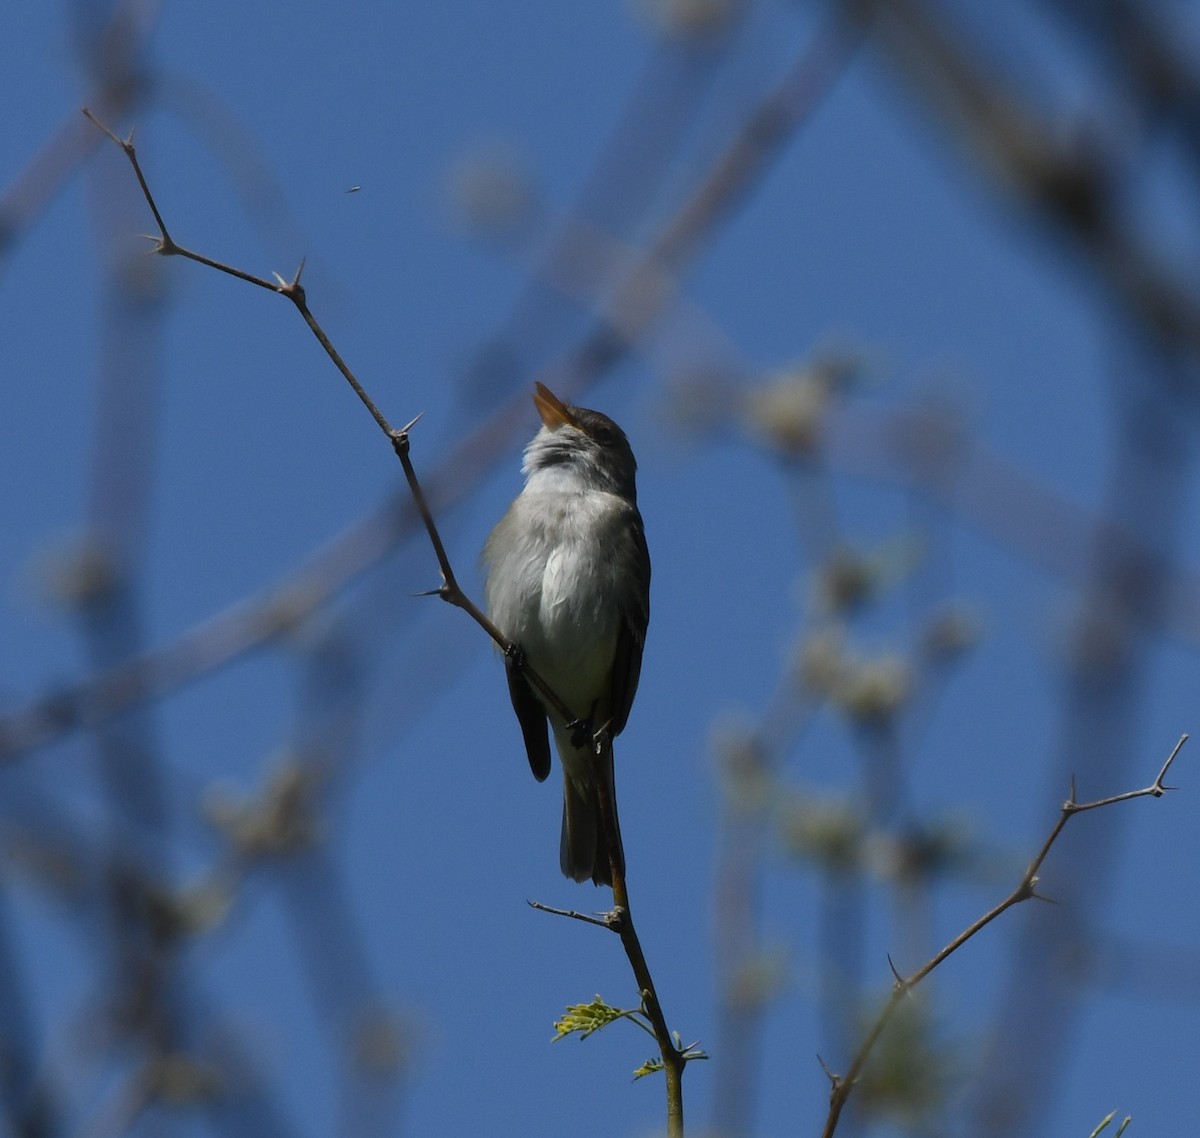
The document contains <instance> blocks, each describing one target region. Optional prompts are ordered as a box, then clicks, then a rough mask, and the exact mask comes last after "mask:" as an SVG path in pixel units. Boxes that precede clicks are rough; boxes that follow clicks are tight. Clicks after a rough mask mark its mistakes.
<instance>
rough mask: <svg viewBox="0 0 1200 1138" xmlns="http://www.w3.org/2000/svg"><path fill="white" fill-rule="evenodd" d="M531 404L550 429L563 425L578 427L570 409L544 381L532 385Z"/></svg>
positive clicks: (553, 429)
mask: <svg viewBox="0 0 1200 1138" xmlns="http://www.w3.org/2000/svg"><path fill="white" fill-rule="evenodd" d="M533 405H534V406H535V407H536V408H537V412H538V414H539V415H540V416H541V417H542V422H543V423H545V424H546V426H547V427H548V428H549V429H550V430H552V431H555V430H557V429H558V428H559V427H561V426H564V425H565V426H568V427H575V428H576V429H578V428H579V423H578V422H577V421H576V419H575V416H574V415H572V414H571V409H570V408H569V407H568V406H567V405H566V404H565V403H564V402H563V401H562V400H561V399H559V397H558V396H557V395H555V394H554V392H553V391H551V390H550V388H548V387H547V386H546V385H545V384H544V383H535V384H534V385H533Z"/></svg>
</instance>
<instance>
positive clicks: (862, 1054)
mask: <svg viewBox="0 0 1200 1138" xmlns="http://www.w3.org/2000/svg"><path fill="white" fill-rule="evenodd" d="M1187 740H1188V736H1187V735H1186V734H1184V735H1181V736H1180V737H1179V742H1178V743H1176V744H1175V746H1174V748H1173V749H1172V751H1171V753H1170V755H1168V756H1167V761H1166V762H1165V763H1163V765H1162V768H1161V769H1160V770H1159V772H1158V775H1157V777H1156V778H1155V779H1154V781H1153V782H1152V783H1151V784H1150V785H1149V786H1144V787H1142V789H1141V790H1128V791H1126V792H1125V793H1123V794H1114V795H1111V796H1110V797H1108V798H1098V799H1096V801H1094V802H1076V801H1075V787H1074V786H1072V787H1071V794H1070V797H1069V798H1068V799H1067V800H1066V801H1065V802H1064V803H1063V804H1062V807H1061V809H1060V811H1059V816H1058V821H1057V822H1055V824H1054V827H1053V828H1052V829H1051V831H1050V833H1049V835H1048V836H1047V838H1046V840H1045V841H1044V842H1043V843H1042V848H1041V849H1040V850H1038V852H1037V856H1036V857H1034V859H1033V861H1031V862H1030V863H1029V867H1028V868H1027V869H1026V870H1025V875H1024V876H1023V877H1022V878H1021V880H1020V882H1019V883H1018V885H1017V887H1016V888H1015V889H1014V890H1013V891H1012V892H1011V893H1010V894H1009V895H1008V896H1007V897H1005V898H1004V900H1003V901H1001V902H1000V903H999V904H998V905H996V906H995V908H993V909H990V910H989V911H988V912H986V913H984V915H983V916H982V917H980V918H979V919H978V920H977V921H975V922H974V923H973V924H971V925H968V926H967V928H965V929H964V930H963V931H962V932H961V933H959V934H958V936H956V937H955V938H954V939H953V940H952V941H950V943H949V944H947V945H946V947H945V948H943V949H942V950H941V951H940V952H938V953H937V954H935V955H934V956H932V957H931V958H930V959H929V960H928V961H926V962H925V963H924V964H923V965H921V967H920V968H918V969H917V970H916V971H915V972H914V973H913V974H912V975H911V976H908V977H902V976H900V974H899V973H898V972H897V971H896V968H895V965H894V964H892V975H893V977H894V982H893V985H892V994H891V996H889V997H888V1000H887V1003H886V1004H884V1006H883V1010H882V1011H881V1012H880V1013H879V1016H878V1018H877V1019H876V1020H875V1023H874V1025H873V1026H872V1027H871V1030H870V1031H869V1032H867V1036H866V1038H865V1039H864V1040H863V1042H862V1044H861V1045H860V1046H859V1049H858V1052H857V1054H856V1055H855V1056H854V1059H853V1060H852V1061H851V1063H850V1066H849V1068H848V1069H847V1071H846V1073H845V1074H844V1075H838V1074H835V1073H834V1072H832V1071H830V1070H829V1069H828V1068H826V1072H825V1073H826V1074H827V1075H828V1076H829V1081H830V1083H831V1084H832V1087H831V1090H830V1092H829V1114H828V1115H827V1117H826V1119H825V1128H824V1129H823V1130H822V1131H821V1135H822V1138H832V1135H833V1134H834V1132H835V1131H836V1130H837V1125H838V1119H839V1118H840V1117H841V1113H842V1109H843V1108H844V1107H845V1105H846V1102H847V1100H848V1099H849V1097H850V1094H851V1092H852V1091H853V1090H854V1086H855V1084H856V1083H857V1081H858V1078H859V1076H860V1075H861V1074H862V1071H863V1068H864V1066H865V1065H866V1063H867V1060H868V1058H869V1057H870V1055H871V1052H872V1050H873V1049H874V1047H875V1044H876V1043H877V1042H878V1041H879V1037H880V1036H881V1035H882V1034H883V1031H884V1029H885V1028H886V1027H887V1025H888V1023H889V1022H890V1021H891V1019H892V1016H893V1015H894V1014H895V1012H896V1010H897V1008H899V1006H900V1002H901V1001H902V1000H903V999H904V997H905V996H907V995H908V993H909V992H911V991H912V989H913V988H915V987H916V986H917V985H918V984H919V983H920V982H921V981H922V980H924V979H925V977H926V976H928V975H929V973H930V972H932V971H933V970H934V969H935V968H937V967H938V965H939V964H941V963H942V962H943V961H944V960H945V959H946V958H947V957H948V956H950V955H951V954H952V953H954V952H957V951H958V950H959V949H960V948H962V946H963V945H964V944H966V943H967V941H969V940H970V939H971V938H972V937H974V936H975V935H976V934H977V933H979V932H980V931H981V930H982V929H984V928H985V927H986V926H987V925H990V924H991V923H992V921H994V920H995V919H996V918H997V917H998V916H1000V915H1001V914H1002V913H1004V912H1006V911H1007V910H1008V909H1011V908H1012V907H1013V906H1014V905H1017V904H1019V903H1020V902H1022V901H1028V900H1029V899H1030V898H1031V897H1037V896H1039V894H1038V893H1037V891H1036V889H1037V884H1038V876H1037V875H1038V871H1039V870H1040V869H1041V867H1042V862H1044V861H1045V860H1046V855H1047V854H1049V852H1050V848H1051V847H1052V846H1053V845H1054V843H1055V842H1056V841H1057V840H1058V836H1059V834H1061V833H1062V831H1063V828H1064V827H1065V826H1066V824H1067V822H1068V821H1069V820H1070V819H1071V818H1073V817H1074V816H1075V815H1076V814H1082V813H1083V812H1084V811H1085V810H1096V809H1098V808H1099V807H1101V806H1111V805H1113V804H1114V803H1116V802H1127V801H1129V800H1130V799H1131V798H1146V797H1150V798H1161V797H1162V796H1163V795H1164V794H1165V793H1166V792H1167V791H1168V790H1172V789H1174V788H1173V787H1170V786H1167V785H1166V784H1165V783H1164V781H1163V780H1164V779H1165V778H1166V777H1167V772H1168V771H1169V770H1170V769H1171V765H1172V764H1173V763H1174V762H1175V759H1176V757H1177V756H1178V755H1179V752H1180V750H1181V749H1182V748H1183V745H1184V743H1186V742H1187ZM888 963H889V964H891V960H890V958H889V961H888ZM822 1066H824V1064H822Z"/></svg>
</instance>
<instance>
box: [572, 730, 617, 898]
mask: <svg viewBox="0 0 1200 1138" xmlns="http://www.w3.org/2000/svg"><path fill="white" fill-rule="evenodd" d="M588 759H589V763H588V767H589V770H590V771H595V772H596V777H598V778H602V779H604V780H605V786H606V788H607V791H608V793H607V794H605V795H601V794H599V793H598V788H597V787H596V786H595V785H594V780H593V779H592V778H591V777H590V776H589V777H588V778H586V779H584V778H580V779H576V778H572V776H571V775H570V774H567V772H566V768H565V765H564V770H563V820H562V838H561V839H560V841H559V844H558V862H559V865H560V866H561V867H562V871H563V875H564V876H566V877H570V878H573V879H574V880H575V881H587V879H588V878H589V877H590V878H591V879H592V880H593V881H594V882H595V883H596V884H597V885H608V886H610V887H611V886H612V880H613V863H614V862H615V863H616V866H617V870H618V872H619V873H620V874H621V876H622V877H624V876H625V850H624V847H623V846H622V845H621V826H620V823H619V822H618V820H617V788H616V781H615V779H614V775H613V749H612V744H611V743H609V744H608V745H607V746H606V747H605V748H604V753H603V754H602V755H598V756H596V757H595V758H594V759H593V758H592V757H591V756H590V755H589V756H588ZM572 765H575V764H572ZM602 798H603V799H606V800H607V801H608V802H609V804H610V805H611V807H612V826H611V832H612V838H613V840H614V841H615V843H616V844H615V846H612V845H610V843H609V826H608V825H606V824H605V820H604V817H603V814H602V813H601V800H602ZM614 854H615V856H614Z"/></svg>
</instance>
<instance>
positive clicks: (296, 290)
mask: <svg viewBox="0 0 1200 1138" xmlns="http://www.w3.org/2000/svg"><path fill="white" fill-rule="evenodd" d="M83 113H84V115H85V116H86V117H87V118H88V119H89V120H90V121H91V122H93V123H95V125H96V126H97V127H98V128H99V129H100V130H102V131H103V132H104V133H105V134H106V135H107V136H108V137H109V138H110V139H111V140H112V141H113V142H114V143H116V145H117V146H119V147H120V148H121V152H122V153H123V154H124V155H125V157H126V158H128V159H129V164H130V166H132V167H133V172H134V176H135V177H136V178H137V181H138V185H139V186H140V187H141V190H142V196H143V197H144V198H145V199H146V204H147V205H148V206H149V207H150V212H151V213H152V214H153V215H154V223H155V224H156V225H157V226H158V236H157V237H155V238H152V240H153V241H154V243H155V245H154V252H155V253H158V254H160V255H161V256H164V257H174V256H178V257H184V258H186V259H187V260H189V261H195V262H197V264H201V265H206V266H208V267H209V268H210V269H216V270H217V271H218V272H222V273H226V274H227V275H229V276H231V277H236V278H237V279H238V280H241V281H245V282H246V283H247V284H252V285H255V286H257V287H258V288H263V289H267V290H268V291H270V292H274V293H278V294H279V295H280V296H284V297H286V298H287V299H288V300H290V301H291V302H292V304H293V305H294V306H295V308H296V311H297V312H299V313H300V315H301V317H302V318H303V320H304V322H305V324H307V325H308V328H309V331H311V332H312V334H313V336H315V337H316V340H317V342H318V343H319V344H320V345H321V347H322V349H324V351H325V354H326V355H327V356H328V357H329V358H330V360H332V361H333V365H334V366H335V367H336V368H337V369H338V371H339V372H341V374H342V377H343V378H344V379H345V380H346V382H347V383H348V384H349V385H350V387H351V389H352V390H353V391H354V394H355V395H357V396H358V398H359V401H360V402H361V403H362V404H363V406H364V407H366V409H367V411H368V412H370V415H371V418H373V419H374V420H375V423H376V425H377V426H378V427H379V429H380V430H381V431H383V433H384V434H385V435H387V437H388V439H389V440H390V441H391V444H392V449H393V450H394V451H395V452H396V456H397V458H399V459H400V463H401V465H402V466H403V467H404V476H405V478H406V479H407V480H408V486H409V489H410V490H411V491H412V495H413V501H414V502H415V503H416V506H417V510H418V512H419V513H420V515H421V519H422V521H423V522H424V523H425V529H426V531H427V532H428V534H429V540H430V542H431V543H432V545H433V549H434V553H435V554H436V555H437V559H438V565H439V566H440V568H441V572H442V584H441V586H440V587H439V588H437V589H434V590H432V591H431V592H432V594H433V595H436V596H439V597H441V598H442V600H444V601H446V602H448V603H449V604H452V605H455V606H456V607H457V608H460V609H462V610H463V611H464V612H466V613H467V614H468V615H469V616H470V617H471V618H472V619H473V620H474V621H475V622H476V623H477V624H478V625H479V626H480V627H481V628H482V629H483V630H484V631H485V632H486V633H487V634H488V635H489V636H490V637H491V638H492V639H493V640H494V641H495V642H496V643H497V644H498V645H499V646H500V647H501V649H502V650H503V651H504V654H505V655H506V656H508V657H509V658H510V659H513V660H515V661H517V663H518V666H519V667H520V668H521V669H522V671H523V672H524V674H525V677H526V679H528V680H529V682H530V683H532V684H533V686H534V687H536V688H537V689H538V691H540V692H541V693H542V695H543V696H544V697H545V698H546V700H547V701H548V702H549V703H550V704H551V705H552V706H553V707H554V709H555V710H556V711H557V712H559V714H560V715H563V716H564V717H565V718H566V720H567V721H568V722H575V721H576V716H575V715H573V714H572V712H571V710H570V708H568V707H567V705H566V704H565V703H564V702H563V700H562V699H560V698H559V696H558V695H557V694H556V693H555V692H554V689H553V688H551V687H550V685H549V684H548V683H547V682H546V681H545V680H544V679H542V677H541V676H539V675H538V674H537V672H536V670H535V669H533V668H531V667H530V666H529V664H528V663H527V662H526V661H525V659H524V657H523V656H522V655H521V653H520V650H519V649H518V647H517V646H516V645H515V644H513V643H512V642H511V641H510V640H508V639H507V638H506V637H505V636H504V635H503V634H502V633H501V632H500V630H499V629H498V628H496V626H495V625H494V624H493V623H492V622H491V621H490V620H489V619H488V618H487V616H486V614H485V613H484V612H483V611H482V610H481V609H480V608H479V607H478V606H477V605H476V604H475V603H474V602H473V601H472V600H471V599H470V597H468V596H467V595H466V593H465V592H464V591H463V589H462V587H461V586H460V585H459V584H458V581H457V579H456V578H455V576H454V571H453V569H452V568H451V566H450V560H449V558H448V557H447V556H446V549H445V546H444V545H443V543H442V539H441V536H440V535H439V533H438V530H437V525H436V524H435V522H434V520H433V514H432V513H431V512H430V509H429V504H428V502H427V501H426V499H425V495H424V492H423V491H422V490H421V486H420V483H419V481H418V479H417V474H416V471H415V469H414V468H413V465H412V461H411V459H410V458H409V453H408V451H409V431H410V430H411V429H412V428H413V426H414V425H415V424H416V423H417V421H418V420H419V419H420V416H419V415H418V416H417V418H416V419H413V420H412V421H411V422H409V423H408V424H407V425H406V426H404V427H401V428H400V429H399V430H397V429H396V428H395V427H393V426H392V425H391V423H389V422H388V420H387V417H386V416H385V415H384V413H383V412H382V411H381V410H380V409H379V407H378V405H377V404H376V403H375V401H374V400H373V399H372V398H371V397H370V395H368V394H367V391H366V389H365V388H364V387H363V385H362V384H361V383H360V382H359V380H358V377H357V376H356V375H355V374H354V372H353V371H352V370H351V369H350V366H349V365H348V364H347V363H346V361H345V360H344V359H343V358H342V356H341V354H340V353H339V352H338V350H337V349H336V348H335V347H334V346H333V342H332V341H331V340H330V339H329V337H328V335H326V333H325V330H324V329H323V328H322V327H321V325H320V323H319V321H318V320H317V318H316V317H315V316H314V315H313V314H312V310H311V309H310V308H309V307H308V299H307V297H306V295H305V292H304V286H303V285H302V284H301V283H300V277H301V274H302V273H303V272H304V263H303V262H301V264H300V267H299V268H298V269H297V270H296V274H295V276H293V277H292V279H291V280H287V281H285V280H284V279H283V278H282V277H281V276H279V275H278V274H275V279H274V280H267V279H266V278H265V277H259V276H255V275H254V274H253V273H248V272H246V271H245V270H243V269H239V268H236V267H235V266H233V265H229V264H226V263H225V262H223V261H217V260H214V259H213V258H212V257H207V256H205V255H204V254H203V253H197V252H195V251H194V250H192V249H188V248H187V247H186V246H183V245H180V244H179V242H177V241H176V240H175V239H174V238H173V237H172V236H171V234H170V231H169V230H168V229H167V223H166V221H165V220H164V219H163V216H162V213H161V212H160V211H159V208H158V203H157V202H156V201H155V200H154V194H153V193H152V192H151V190H150V185H149V183H148V182H147V180H146V176H145V174H144V173H143V172H142V166H141V163H140V162H139V161H138V157H137V149H136V148H135V147H134V145H133V134H132V132H131V133H130V135H129V137H128V138H121V137H120V136H119V135H117V134H116V133H115V132H114V131H112V130H111V129H109V127H107V126H106V125H105V124H104V123H103V122H101V121H100V120H99V119H98V118H97V117H96V116H95V115H94V114H92V112H91V111H90V110H88V108H87V107H84V108H83Z"/></svg>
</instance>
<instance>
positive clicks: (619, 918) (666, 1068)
mask: <svg viewBox="0 0 1200 1138" xmlns="http://www.w3.org/2000/svg"><path fill="white" fill-rule="evenodd" d="M609 746H611V740H610V739H608V738H607V730H605V731H603V732H602V733H601V737H600V738H598V739H597V742H596V755H597V758H599V756H600V755H601V754H603V752H604V750H605V749H607V748H608V747H609ZM592 782H593V785H594V786H595V787H596V788H597V798H598V799H599V806H600V817H601V819H602V820H603V823H604V828H605V830H606V834H605V838H606V840H607V844H608V850H609V868H610V871H611V873H612V885H613V910H612V913H611V914H610V920H609V927H610V928H612V930H613V931H614V932H615V933H617V935H618V936H619V937H620V938H621V947H622V948H624V950H625V955H626V957H627V958H628V960H629V966H630V968H631V969H633V976H634V979H635V980H636V981H637V986H638V991H639V992H640V993H641V996H642V1006H643V1007H644V1008H645V1011H646V1018H647V1019H648V1020H649V1021H650V1026H651V1027H652V1028H653V1029H654V1038H655V1040H656V1041H657V1043H658V1051H659V1054H660V1056H661V1057H662V1063H663V1074H664V1075H665V1076H666V1092H667V1138H683V1069H684V1067H685V1066H687V1059H686V1058H685V1057H684V1054H683V1052H682V1051H680V1049H679V1048H678V1047H676V1046H675V1041H674V1040H673V1039H672V1038H671V1030H670V1028H669V1027H668V1026H667V1020H666V1016H664V1015H663V1010H662V1005H661V1004H660V1003H659V999H658V990H657V989H656V988H655V986H654V978H653V977H652V976H651V974H650V966H649V965H648V964H647V963H646V955H645V953H644V952H643V951H642V942H641V940H640V939H639V938H638V934H637V927H636V926H635V925H634V923H633V910H632V909H631V908H630V905H629V890H628V887H627V885H626V883H625V859H624V858H623V857H622V856H621V855H620V854H619V853H618V852H617V851H618V850H619V849H620V848H621V844H620V843H621V837H620V833H619V831H618V828H617V813H616V803H615V802H614V801H613V800H612V796H611V795H610V794H609V790H610V785H611V784H610V783H609V780H608V779H607V778H604V777H600V774H599V772H597V777H596V778H594V779H593V780H592Z"/></svg>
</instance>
